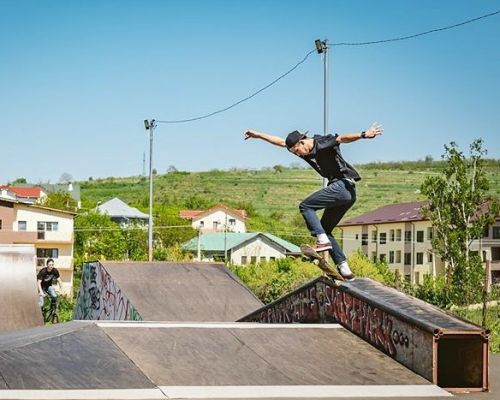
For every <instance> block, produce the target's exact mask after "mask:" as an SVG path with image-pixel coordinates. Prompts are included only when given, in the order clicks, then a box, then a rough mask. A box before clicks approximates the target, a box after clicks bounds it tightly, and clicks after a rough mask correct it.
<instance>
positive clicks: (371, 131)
mask: <svg viewBox="0 0 500 400" xmlns="http://www.w3.org/2000/svg"><path fill="white" fill-rule="evenodd" d="M383 132H384V128H382V125H380V124H379V123H377V122H375V123H374V124H372V126H370V127H369V128H368V130H366V131H365V132H364V134H363V132H359V133H346V134H344V135H339V136H337V142H338V143H351V142H355V141H356V140H359V139H373V138H374V137H375V136H377V135H381V134H382V133H383Z"/></svg>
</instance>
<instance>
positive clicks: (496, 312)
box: [452, 306, 500, 353]
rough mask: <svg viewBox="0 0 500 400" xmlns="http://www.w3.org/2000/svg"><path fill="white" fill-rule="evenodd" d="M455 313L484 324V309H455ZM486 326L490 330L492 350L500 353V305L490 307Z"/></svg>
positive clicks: (478, 323)
mask: <svg viewBox="0 0 500 400" xmlns="http://www.w3.org/2000/svg"><path fill="white" fill-rule="evenodd" d="M452 312H453V313H454V314H455V315H457V316H459V317H461V318H464V319H466V320H468V321H471V322H473V323H475V324H477V325H481V324H482V319H483V311H482V310H481V309H479V310H467V309H455V310H453V311H452ZM486 327H487V328H488V329H489V330H490V332H491V333H490V351H491V352H492V353H500V306H494V307H488V309H487V313H486Z"/></svg>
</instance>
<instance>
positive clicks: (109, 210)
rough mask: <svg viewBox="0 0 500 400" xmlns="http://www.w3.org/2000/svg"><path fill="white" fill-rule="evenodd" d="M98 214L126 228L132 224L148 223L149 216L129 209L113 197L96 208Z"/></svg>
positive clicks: (125, 204) (135, 209) (132, 208)
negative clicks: (107, 216) (104, 215)
mask: <svg viewBox="0 0 500 400" xmlns="http://www.w3.org/2000/svg"><path fill="white" fill-rule="evenodd" d="M97 209H98V210H99V212H101V213H102V214H107V215H109V217H110V218H111V219H112V220H113V221H115V222H116V223H118V224H120V225H122V226H128V225H130V224H133V223H138V224H141V225H144V224H146V223H147V222H148V221H149V216H148V215H147V214H144V213H143V212H141V211H139V210H138V209H137V208H135V207H130V206H129V205H128V204H127V203H125V202H123V201H122V200H120V199H119V198H118V197H115V198H113V199H111V200H109V201H107V202H105V203H102V204H101V205H99V206H98V207H97Z"/></svg>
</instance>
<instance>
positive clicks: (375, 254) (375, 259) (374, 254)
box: [372, 251, 377, 262]
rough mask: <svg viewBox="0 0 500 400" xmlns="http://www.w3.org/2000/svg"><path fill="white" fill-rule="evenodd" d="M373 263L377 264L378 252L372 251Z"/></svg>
mask: <svg viewBox="0 0 500 400" xmlns="http://www.w3.org/2000/svg"><path fill="white" fill-rule="evenodd" d="M372 261H373V262H377V252H376V251H372Z"/></svg>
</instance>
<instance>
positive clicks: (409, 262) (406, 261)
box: [405, 253, 411, 265]
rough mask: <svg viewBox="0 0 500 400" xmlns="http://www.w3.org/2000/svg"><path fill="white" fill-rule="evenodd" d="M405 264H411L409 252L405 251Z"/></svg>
mask: <svg viewBox="0 0 500 400" xmlns="http://www.w3.org/2000/svg"><path fill="white" fill-rule="evenodd" d="M405 265H411V253H405Z"/></svg>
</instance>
